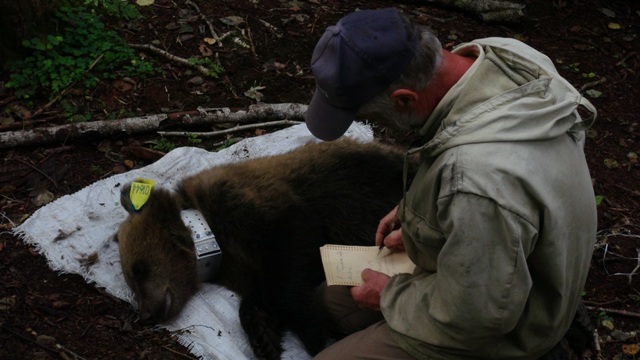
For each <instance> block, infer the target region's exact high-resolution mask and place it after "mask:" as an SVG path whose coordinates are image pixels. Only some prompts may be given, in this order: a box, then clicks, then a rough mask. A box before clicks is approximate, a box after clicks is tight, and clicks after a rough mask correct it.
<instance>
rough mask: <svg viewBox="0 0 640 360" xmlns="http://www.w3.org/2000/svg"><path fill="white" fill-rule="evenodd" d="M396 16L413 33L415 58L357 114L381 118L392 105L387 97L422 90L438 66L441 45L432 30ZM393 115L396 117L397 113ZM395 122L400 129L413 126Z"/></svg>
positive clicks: (440, 59)
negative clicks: (415, 36) (401, 90)
mask: <svg viewBox="0 0 640 360" xmlns="http://www.w3.org/2000/svg"><path fill="white" fill-rule="evenodd" d="M400 17H401V19H402V22H403V23H404V26H405V28H406V29H407V32H408V33H410V34H411V33H413V32H414V30H415V32H416V35H417V38H418V46H417V49H416V55H415V57H414V58H413V60H411V62H410V63H409V65H407V68H406V69H405V70H404V72H403V73H402V74H401V75H400V77H399V78H398V79H397V80H396V81H394V82H393V83H391V85H389V87H388V88H387V89H386V90H385V91H384V92H383V93H381V94H379V95H377V96H376V97H375V98H373V99H372V100H370V101H369V102H367V103H365V104H364V105H362V106H361V107H360V110H359V113H361V114H371V113H378V114H380V115H383V116H385V115H391V114H392V112H393V103H392V101H391V99H390V98H389V95H390V94H391V93H392V92H394V91H395V90H397V89H399V88H409V89H412V90H414V91H419V90H422V89H424V88H425V87H427V85H428V84H429V82H430V81H431V80H432V79H433V77H434V75H435V73H436V71H438V68H439V67H440V64H441V63H442V56H443V55H442V44H441V43H440V40H438V38H437V37H436V35H435V34H434V33H433V31H432V30H431V29H430V28H429V27H427V26H424V25H418V24H416V23H414V22H413V20H412V19H411V18H409V17H408V16H407V15H404V14H400ZM394 116H397V114H395V115H394ZM396 120H397V121H395V122H396V123H397V125H399V126H401V127H402V128H405V127H408V126H411V127H413V126H416V125H417V124H415V123H414V124H408V123H406V122H404V123H400V119H396ZM414 121H415V119H414ZM412 122H413V121H412Z"/></svg>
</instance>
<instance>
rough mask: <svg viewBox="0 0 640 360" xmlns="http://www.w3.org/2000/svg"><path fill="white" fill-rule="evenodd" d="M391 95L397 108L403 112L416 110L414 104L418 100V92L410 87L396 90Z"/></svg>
mask: <svg viewBox="0 0 640 360" xmlns="http://www.w3.org/2000/svg"><path fill="white" fill-rule="evenodd" d="M390 96H391V100H393V104H394V105H395V108H396V110H398V111H401V112H410V111H414V106H415V104H416V103H417V102H418V94H416V93H415V92H414V91H411V90H409V89H404V88H400V89H397V90H394V91H393V92H392V93H391V95H390Z"/></svg>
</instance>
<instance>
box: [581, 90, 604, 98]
mask: <svg viewBox="0 0 640 360" xmlns="http://www.w3.org/2000/svg"><path fill="white" fill-rule="evenodd" d="M585 93H586V94H587V95H589V96H590V97H592V98H594V99H596V98H599V97H600V96H602V92H600V91H598V90H595V89H589V90H587V91H585Z"/></svg>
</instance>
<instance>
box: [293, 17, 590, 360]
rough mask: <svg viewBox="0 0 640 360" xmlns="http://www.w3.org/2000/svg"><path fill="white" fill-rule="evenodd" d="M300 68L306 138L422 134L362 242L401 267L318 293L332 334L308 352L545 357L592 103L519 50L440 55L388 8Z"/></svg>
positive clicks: (570, 275) (576, 250)
mask: <svg viewBox="0 0 640 360" xmlns="http://www.w3.org/2000/svg"><path fill="white" fill-rule="evenodd" d="M311 67H312V71H313V74H314V76H315V79H316V84H317V88H316V91H315V94H314V96H313V99H312V101H311V103H310V105H309V109H308V111H307V113H306V123H307V126H308V128H309V130H310V131H311V132H312V133H313V134H314V135H315V136H316V137H318V138H320V139H322V140H334V139H337V138H338V137H340V136H341V135H342V134H343V133H344V132H345V131H346V130H347V128H348V127H349V126H350V124H351V123H352V121H353V120H354V118H366V119H368V120H370V121H373V122H377V123H382V124H395V125H397V126H398V127H400V128H404V129H415V130H416V131H417V133H418V134H419V135H420V136H421V138H422V140H423V142H422V145H421V147H419V148H417V149H412V150H410V151H409V153H414V152H419V155H420V159H421V168H420V169H419V171H418V174H417V176H416V177H415V178H414V179H413V181H412V183H411V185H410V187H409V189H408V191H407V193H406V196H405V198H404V199H403V201H402V202H401V203H400V205H399V206H398V207H397V208H396V209H393V210H392V211H391V212H390V213H389V215H388V216H386V217H385V218H384V219H382V220H381V222H380V225H379V228H378V232H377V234H376V235H375V236H376V243H377V244H384V245H385V246H387V247H389V248H392V249H394V250H396V251H406V252H407V254H408V255H409V257H410V258H411V259H412V261H413V262H414V263H415V264H416V265H417V266H416V270H415V272H414V273H413V274H403V275H396V276H394V277H391V278H390V277H388V276H386V275H384V274H381V273H378V272H375V271H373V270H365V271H364V272H363V273H362V277H363V280H364V282H365V283H364V285H362V286H358V287H353V288H347V287H330V288H329V287H325V288H324V289H323V292H322V294H323V295H322V296H324V298H323V299H324V300H325V302H326V304H327V307H328V308H329V309H330V311H331V313H332V315H333V318H332V319H331V320H332V325H333V326H334V329H335V332H336V334H337V335H338V336H339V337H341V336H346V337H344V338H343V339H341V340H339V341H337V342H336V343H335V344H333V345H331V346H329V347H328V348H327V349H325V350H324V351H323V352H321V353H320V354H319V355H318V356H317V358H318V359H338V358H339V359H373V358H376V359H391V358H394V359H413V358H417V359H510V360H516V359H538V358H541V357H544V356H548V355H545V354H547V353H548V352H549V351H550V350H551V349H552V348H553V347H554V346H555V345H556V344H558V343H559V342H561V340H562V339H563V336H564V334H565V333H566V331H567V329H568V328H569V326H570V324H571V322H572V320H573V318H574V314H575V313H576V310H577V308H578V305H579V303H580V296H581V292H582V289H583V287H584V284H585V281H586V278H587V272H588V269H589V264H590V260H591V255H592V251H593V245H594V242H595V236H596V222H597V220H596V206H595V200H594V193H593V189H592V184H591V178H590V176H589V170H588V168H587V163H586V161H585V156H584V152H583V146H584V139H585V136H584V130H585V129H587V128H588V127H589V126H590V125H591V124H592V123H593V121H594V119H595V116H596V111H595V109H594V108H593V106H592V105H591V104H590V103H589V102H588V101H587V100H586V99H584V98H583V97H582V96H581V95H580V94H579V92H578V91H577V90H576V89H575V88H574V87H573V86H571V85H570V84H569V83H568V82H567V81H566V80H565V79H563V78H562V77H561V76H560V75H559V74H558V72H557V71H556V69H555V68H554V66H553V63H552V62H551V61H550V60H549V58H548V57H547V56H545V55H543V54H541V53H540V52H538V51H536V50H534V49H532V48H531V47H529V46H527V45H526V44H524V43H522V42H519V41H516V40H514V39H504V38H488V39H480V40H475V41H472V42H470V43H466V44H462V45H460V46H459V47H457V48H456V49H455V50H453V51H451V52H449V51H445V50H443V49H442V47H441V45H440V42H439V41H438V40H437V38H436V37H435V36H434V34H433V33H432V32H431V31H430V30H429V29H428V28H425V27H422V26H418V25H415V24H414V23H413V22H412V21H411V20H410V19H409V18H407V17H406V16H404V15H402V14H401V13H399V11H397V10H395V9H379V10H366V11H359V12H355V13H352V14H349V15H347V16H345V17H344V18H342V19H341V20H340V21H339V22H338V23H337V24H336V25H335V26H330V27H329V28H327V30H326V32H325V33H324V34H323V35H322V37H321V38H320V40H319V42H318V44H317V46H316V48H315V51H314V52H313V56H312V60H311ZM579 107H583V108H585V109H586V112H585V113H586V114H587V115H588V116H585V118H584V119H583V118H582V117H581V116H580V115H579V114H578V108H579ZM372 236H373V234H372ZM362 308H367V309H366V310H362Z"/></svg>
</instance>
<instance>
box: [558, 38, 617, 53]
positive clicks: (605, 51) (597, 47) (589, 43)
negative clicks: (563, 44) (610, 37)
mask: <svg viewBox="0 0 640 360" xmlns="http://www.w3.org/2000/svg"><path fill="white" fill-rule="evenodd" d="M565 39H567V40H574V41H580V42H583V43H585V44H588V45H591V46H593V47H594V48H596V49H598V50H600V51H601V52H602V53H603V54H605V55H607V56H609V52H608V51H607V50H605V49H603V48H601V47H600V46H598V45H596V44H594V43H593V42H592V41H589V40H585V39H581V38H577V37H566V38H565Z"/></svg>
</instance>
